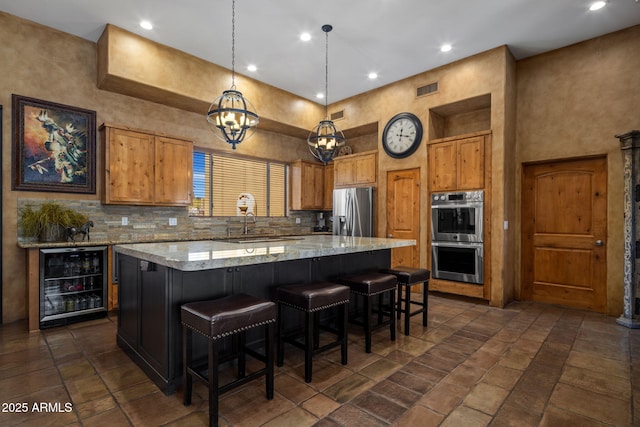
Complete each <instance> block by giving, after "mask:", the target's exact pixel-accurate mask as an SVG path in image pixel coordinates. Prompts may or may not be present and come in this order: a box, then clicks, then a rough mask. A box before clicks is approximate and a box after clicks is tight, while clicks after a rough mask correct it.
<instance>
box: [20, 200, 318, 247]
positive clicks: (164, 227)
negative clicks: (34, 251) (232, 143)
mask: <svg viewBox="0 0 640 427" xmlns="http://www.w3.org/2000/svg"><path fill="white" fill-rule="evenodd" d="M51 201H52V200H51V199H18V213H17V215H18V216H19V215H20V214H19V212H20V210H21V209H22V208H23V207H24V206H27V205H31V206H32V207H33V208H34V209H37V208H38V207H39V206H40V205H41V204H43V203H45V202H51ZM56 201H57V202H58V203H60V204H61V205H63V206H64V207H68V208H71V209H74V210H76V211H77V212H79V213H82V214H84V215H86V216H87V217H88V218H89V219H90V220H91V221H93V223H94V227H93V228H92V229H91V240H92V241H114V242H115V241H117V242H141V241H145V242H146V241H160V240H206V239H219V238H225V237H236V236H241V235H243V233H244V227H245V218H244V217H235V216H232V217H191V216H189V214H188V213H189V211H188V209H187V208H186V207H159V206H125V205H103V204H102V203H100V202H99V201H93V200H64V199H56ZM123 217H126V218H127V225H122V218H123ZM169 218H175V219H176V225H175V226H174V225H169ZM297 218H300V224H296V219H297ZM316 223H317V220H316V213H315V212H307V211H291V212H290V213H289V216H288V217H260V216H258V217H256V218H255V223H254V222H253V220H252V219H251V218H249V221H248V222H247V226H248V233H247V234H248V235H252V236H255V235H259V236H267V235H301V234H309V233H311V232H312V231H313V227H314V226H315V225H316ZM18 240H19V241H20V240H23V236H22V231H21V229H20V228H18Z"/></svg>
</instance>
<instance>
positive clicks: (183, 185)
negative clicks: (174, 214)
mask: <svg viewBox="0 0 640 427" xmlns="http://www.w3.org/2000/svg"><path fill="white" fill-rule="evenodd" d="M192 171H193V143H192V142H191V141H183V140H180V139H173V138H166V137H161V136H158V137H156V165H155V174H156V182H155V202H156V203H160V204H166V205H184V206H188V205H189V204H191V191H192V188H193V180H192Z"/></svg>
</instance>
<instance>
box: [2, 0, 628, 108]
mask: <svg viewBox="0 0 640 427" xmlns="http://www.w3.org/2000/svg"><path fill="white" fill-rule="evenodd" d="M591 2H592V0H484V1H480V0H237V1H236V60H235V69H236V72H237V73H240V74H244V75H247V76H250V77H253V78H255V79H257V80H259V81H262V82H264V83H268V84H270V85H273V86H276V87H278V88H281V89H284V90H286V91H289V92H291V93H294V94H297V95H299V96H301V97H304V98H307V99H310V100H312V101H315V102H320V103H321V104H324V102H325V101H324V100H318V99H316V98H315V95H316V93H318V92H324V87H325V34H324V33H323V32H322V30H321V27H322V25H324V24H331V25H332V26H333V31H332V32H331V33H329V98H328V102H329V103H333V102H336V101H339V100H342V99H344V98H348V97H350V96H353V95H357V94H359V93H362V92H366V91H368V90H371V89H375V88H377V87H380V86H383V85H386V84H388V83H391V82H394V81H397V80H400V79H402V78H405V77H409V76H412V75H415V74H418V73H421V72H423V71H426V70H430V69H433V68H435V67H438V66H441V65H444V64H448V63H451V62H453V61H456V60H458V59H461V58H465V57H468V56H470V55H473V54H476V53H479V52H483V51H486V50H488V49H492V48H494V47H497V46H501V45H505V44H506V45H508V46H509V48H510V49H511V52H512V53H513V54H514V56H515V57H516V59H522V58H526V57H528V56H532V55H536V54H539V53H542V52H546V51H549V50H553V49H556V48H559V47H563V46H567V45H570V44H573V43H576V42H579V41H582V40H586V39H590V38H593V37H597V36H599V35H602V34H606V33H610V32H613V31H616V30H620V29H623V28H627V27H631V26H633V25H637V24H640V4H639V3H638V0H608V4H607V6H606V7H605V8H604V9H601V10H600V11H597V12H590V11H589V10H588V7H589V5H590V3H591ZM0 10H1V11H4V12H7V13H10V14H13V15H17V16H20V17H23V18H26V19H29V20H31V21H35V22H39V23H41V24H44V25H46V26H49V27H53V28H56V29H59V30H62V31H65V32H67V33H71V34H75V35H77V36H79V37H82V38H84V39H87V40H91V41H94V42H95V41H97V40H98V38H99V37H100V34H101V33H102V31H103V29H104V26H105V24H107V23H109V24H114V25H116V26H118V27H121V28H124V29H126V30H129V31H132V32H134V33H137V34H140V35H142V36H144V37H146V38H149V39H151V40H154V41H157V42H159V43H162V44H164V45H168V46H172V47H174V48H177V49H180V50H182V51H185V52H188V53H190V54H193V55H195V56H198V57H200V58H204V59H206V60H208V61H211V62H213V63H215V64H218V65H221V66H223V67H226V68H231V0H208V1H205V0H183V1H180V2H178V1H176V0H106V1H105V0H55V1H54V0H0ZM142 19H147V20H150V21H151V22H152V23H153V25H154V28H153V30H151V31H147V30H143V29H142V28H140V26H139V21H140V20H142ZM302 32H309V33H311V35H312V39H311V41H310V42H306V43H305V42H302V41H300V40H299V35H300V33H302ZM443 43H450V44H451V45H452V46H453V49H452V50H451V51H450V52H448V53H441V52H440V46H441V45H442V44H443ZM59 54H63V53H59ZM249 63H252V64H255V65H256V66H257V67H258V70H257V72H255V73H250V72H248V71H247V70H246V66H247V65H248V64H249ZM371 71H375V72H376V73H377V74H378V76H379V77H378V79H377V80H374V81H372V80H369V79H368V78H367V75H368V74H369V72H371ZM238 90H240V91H242V87H238Z"/></svg>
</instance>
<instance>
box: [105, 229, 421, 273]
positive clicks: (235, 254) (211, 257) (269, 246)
mask: <svg viewBox="0 0 640 427" xmlns="http://www.w3.org/2000/svg"><path fill="white" fill-rule="evenodd" d="M246 240H251V238H247V239H246ZM253 240H254V241H253V242H247V243H237V242H238V241H240V239H236V240H235V241H234V242H232V241H222V240H198V241H186V242H155V243H134V244H123V245H117V246H116V247H115V249H116V251H117V252H118V253H122V254H125V255H130V256H132V257H135V258H138V259H141V260H144V261H149V262H153V263H156V264H160V265H164V266H166V267H170V268H174V269H176V270H182V271H199V270H208V269H213V268H225V267H237V266H242V265H250V264H262V263H269V262H278V261H288V260H296V259H303V258H314V257H322V256H330V255H340V254H348V253H356V252H366V251H375V250H381V249H392V248H399V247H404V246H413V245H415V244H416V241H415V240H407V239H386V238H379V237H346V236H330V235H319V236H318V235H313V236H281V237H279V238H277V240H268V239H259V238H254V239H253Z"/></svg>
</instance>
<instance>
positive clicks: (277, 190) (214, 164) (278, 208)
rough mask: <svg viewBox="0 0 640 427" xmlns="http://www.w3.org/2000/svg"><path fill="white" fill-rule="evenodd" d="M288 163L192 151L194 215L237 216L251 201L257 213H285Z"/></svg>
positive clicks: (190, 211)
mask: <svg viewBox="0 0 640 427" xmlns="http://www.w3.org/2000/svg"><path fill="white" fill-rule="evenodd" d="M286 178H287V165H286V164H284V163H280V162H274V161H268V160H261V159H254V158H249V157H240V156H237V155H234V156H229V155H227V154H221V153H213V152H205V151H198V150H197V149H196V150H194V152H193V195H194V197H193V203H192V205H191V208H190V209H189V214H190V215H192V216H236V215H237V214H238V209H239V206H240V205H242V204H243V203H248V204H249V205H250V206H251V208H252V209H253V212H254V215H256V216H285V213H286V211H287V206H286V200H287V197H286V193H287V191H286V188H287V185H286Z"/></svg>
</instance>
